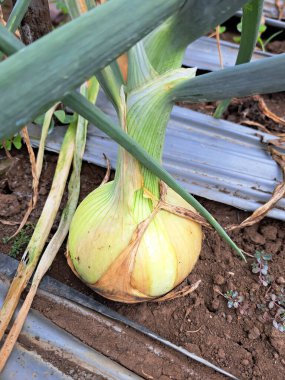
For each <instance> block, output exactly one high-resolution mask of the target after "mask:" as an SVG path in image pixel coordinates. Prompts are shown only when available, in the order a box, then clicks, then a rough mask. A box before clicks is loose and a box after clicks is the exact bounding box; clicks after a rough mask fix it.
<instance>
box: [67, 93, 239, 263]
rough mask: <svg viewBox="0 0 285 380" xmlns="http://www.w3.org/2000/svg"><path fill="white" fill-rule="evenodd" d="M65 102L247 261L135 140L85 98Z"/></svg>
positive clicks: (73, 97) (70, 97)
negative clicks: (108, 137) (149, 173)
mask: <svg viewBox="0 0 285 380" xmlns="http://www.w3.org/2000/svg"><path fill="white" fill-rule="evenodd" d="M63 102H64V103H65V104H66V105H67V106H69V107H70V108H72V109H73V110H74V111H75V112H76V113H78V114H80V115H81V116H83V117H84V118H85V119H87V120H89V121H90V122H91V123H93V124H94V125H96V126H97V127H98V128H99V129H101V130H102V131H103V132H105V133H106V134H107V135H108V136H110V137H111V138H112V139H113V140H115V141H116V142H117V143H118V144H120V145H121V146H122V147H124V148H125V149H126V150H127V151H128V152H129V153H130V154H132V155H133V156H134V157H135V158H136V159H137V160H138V161H140V163H141V164H142V165H144V166H145V167H146V168H148V169H149V170H150V171H152V172H153V173H154V174H155V175H156V176H157V177H158V178H160V179H161V180H162V181H163V182H165V183H166V184H167V185H168V186H169V187H171V188H172V189H173V190H174V191H176V192H177V193H178V194H179V195H180V196H181V197H182V198H184V199H185V200H186V201H187V202H188V203H189V204H190V205H191V206H193V207H194V208H195V209H196V210H197V211H198V212H199V213H200V214H201V215H202V216H203V217H204V218H206V219H207V221H208V222H209V223H210V224H211V225H212V226H213V227H214V228H215V230H216V231H217V232H218V234H219V235H220V236H221V237H222V238H223V239H224V240H225V241H226V242H227V243H228V244H229V245H230V246H231V247H232V248H233V249H234V250H235V251H236V252H237V253H238V254H239V255H240V256H241V257H242V258H243V259H244V260H245V257H244V255H243V253H242V251H241V249H239V248H238V247H237V245H236V244H235V243H234V242H233V241H232V240H231V238H230V237H229V236H228V234H227V233H226V232H225V230H224V229H223V228H222V227H221V226H220V224H219V223H218V222H217V221H216V220H215V219H214V217H213V216H212V215H211V214H210V213H209V212H208V211H207V210H206V209H205V208H204V207H203V206H202V205H201V204H200V203H199V202H198V201H197V200H196V199H195V198H194V197H193V196H192V195H190V194H189V193H188V192H187V191H186V190H184V189H183V187H181V186H180V185H179V184H178V183H177V182H176V181H175V179H174V178H173V177H172V176H171V175H170V174H169V173H168V172H167V171H166V170H165V169H163V168H162V166H161V165H160V164H159V163H157V161H156V160H154V159H153V158H152V157H151V156H150V155H149V154H148V153H147V152H146V151H145V150H144V149H143V148H142V147H141V146H140V145H139V144H138V143H137V142H136V141H135V140H134V139H132V138H131V137H130V136H129V135H127V134H126V133H125V132H124V131H123V130H122V129H121V128H119V126H117V125H116V124H114V123H113V122H112V121H111V120H110V119H109V117H107V116H106V115H105V114H104V113H103V112H102V111H101V110H100V109H99V108H97V107H96V106H93V105H92V104H91V103H90V102H88V101H87V100H86V99H85V98H84V97H83V96H81V95H80V94H78V93H75V92H74V93H72V94H69V95H67V96H65V97H64V99H63Z"/></svg>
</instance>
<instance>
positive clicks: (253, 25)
mask: <svg viewBox="0 0 285 380" xmlns="http://www.w3.org/2000/svg"><path fill="white" fill-rule="evenodd" d="M262 9H263V0H251V1H249V2H248V3H247V4H246V5H245V6H244V7H243V16H242V31H241V40H240V47H239V52H238V56H237V59H236V65H240V64H242V63H246V62H249V61H250V60H251V57H252V53H253V51H254V48H255V46H256V41H257V38H258V32H259V25H260V20H261V17H262ZM230 101H231V99H226V100H224V101H222V102H221V103H220V104H219V105H218V107H217V109H216V111H215V113H214V117H216V118H218V119H219V118H221V117H222V115H223V113H224V112H225V110H226V109H227V108H228V105H229V104H230Z"/></svg>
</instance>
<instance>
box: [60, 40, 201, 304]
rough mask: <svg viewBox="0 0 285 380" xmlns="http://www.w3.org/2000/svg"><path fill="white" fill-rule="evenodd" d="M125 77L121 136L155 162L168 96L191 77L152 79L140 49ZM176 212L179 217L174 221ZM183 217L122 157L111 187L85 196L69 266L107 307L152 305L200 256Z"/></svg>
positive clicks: (175, 203) (171, 196)
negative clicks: (109, 302)
mask: <svg viewBox="0 0 285 380" xmlns="http://www.w3.org/2000/svg"><path fill="white" fill-rule="evenodd" d="M128 75H129V76H128V84H127V86H126V87H125V88H121V94H120V97H121V102H120V105H119V107H118V110H119V111H118V114H119V119H120V125H121V128H122V129H123V130H124V131H125V132H126V133H128V134H129V135H130V136H132V137H133V138H134V139H135V140H136V141H137V142H138V143H139V144H141V146H142V147H143V148H144V149H146V150H147V151H148V153H149V154H151V155H152V157H153V158H155V159H156V160H157V161H161V155H162V147H163V142H164V135H165V128H166V125H167V122H168V119H169V115H170V112H171V109H172V106H173V104H172V102H171V101H170V100H169V96H168V95H169V91H170V90H171V88H172V86H173V84H175V83H177V82H179V81H183V80H185V79H189V78H190V77H193V76H194V75H195V70H193V69H187V70H186V69H179V70H173V71H171V72H167V73H165V74H162V75H158V74H157V73H156V72H155V71H154V70H153V69H152V67H151V66H150V63H149V62H148V60H147V57H146V55H145V51H144V49H143V46H142V45H138V46H137V47H136V48H133V49H131V52H130V53H129V71H128ZM177 208H179V209H180V211H181V210H184V211H185V212H182V213H181V212H180V214H179V213H178V212H176V209H177ZM187 210H190V211H192V212H195V210H194V209H193V208H192V207H191V206H190V205H189V204H188V203H187V202H186V201H184V200H183V199H182V198H181V197H180V196H179V195H178V194H176V193H175V192H174V191H173V190H171V189H170V188H166V186H165V185H164V186H163V185H162V184H161V183H160V182H159V180H158V178H157V177H155V176H154V175H153V174H152V173H151V172H150V171H149V170H147V169H146V168H145V167H143V166H141V165H140V164H139V162H138V161H136V160H135V159H134V158H133V157H132V156H131V155H130V154H129V153H127V152H126V151H124V150H123V149H120V151H119V159H118V164H117V170H116V176H115V179H114V181H112V182H109V183H107V184H104V185H102V186H100V187H99V188H97V189H96V190H95V191H93V192H92V193H91V194H89V195H88V196H87V198H86V199H85V200H84V201H83V202H82V203H81V204H80V205H79V207H78V209H77V211H76V213H75V215H74V217H73V220H72V223H71V226H70V232H69V239H68V249H67V258H68V263H69V265H70V266H71V268H72V269H73V271H74V272H75V273H76V274H77V276H78V277H80V278H81V279H82V281H84V282H85V283H86V284H87V285H88V286H89V287H91V288H92V289H94V290H95V291H96V292H97V293H99V294H101V295H103V296H104V297H107V298H109V299H112V300H115V301H121V302H129V303H132V302H141V301H146V300H150V299H153V298H158V297H160V296H162V295H164V294H166V293H168V292H169V291H171V290H172V289H173V288H174V287H175V286H177V285H178V284H180V283H181V282H182V281H183V280H184V279H185V278H186V277H187V275H188V274H189V273H190V272H191V270H192V269H193V267H194V265H195V263H196V261H197V259H198V256H199V253H200V250H201V243H202V231H201V226H200V224H198V223H197V222H195V221H193V220H190V219H189V218H187V217H185V215H186V214H187ZM178 214H179V215H178ZM181 214H182V215H181Z"/></svg>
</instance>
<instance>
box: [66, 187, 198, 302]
mask: <svg viewBox="0 0 285 380" xmlns="http://www.w3.org/2000/svg"><path fill="white" fill-rule="evenodd" d="M113 194H114V190H113V183H112V182H109V183H108V184H105V185H103V186H101V187H100V188H98V189H96V190H95V191H93V192H92V193H91V194H90V195H89V196H88V197H87V198H85V200H84V201H83V202H82V203H81V205H80V206H79V207H78V209H77V211H76V213H75V216H74V218H73V221H72V224H71V228H70V235H69V241H68V255H69V259H70V260H69V261H71V262H72V267H73V268H72V269H73V270H74V271H75V273H76V274H77V275H78V276H79V277H80V278H81V279H82V280H83V281H84V282H85V283H86V284H87V285H88V286H90V287H92V288H93V289H94V290H95V291H97V292H98V293H100V294H101V295H103V296H105V297H107V298H110V299H112V300H115V301H121V302H129V303H131V302H141V301H145V300H149V299H152V298H156V297H159V296H161V295H163V294H165V293H167V292H169V291H170V290H172V289H173V288H174V287H175V286H176V285H178V284H179V283H181V282H182V281H183V279H184V278H185V277H186V276H187V275H188V274H189V273H190V272H191V270H192V269H193V267H194V265H195V263H196V261H197V259H198V256H199V253H200V250H201V243H202V231H201V226H200V225H199V224H198V223H196V222H194V221H191V220H189V219H186V218H183V217H181V216H177V215H175V214H172V213H170V212H168V211H164V210H156V213H155V214H152V213H151V212H150V208H149V199H147V198H143V197H142V198H141V200H140V202H139V201H138V200H136V202H135V203H134V207H133V208H131V207H129V204H130V203H129V201H128V202H118V199H116V198H115V197H114V196H113ZM165 201H166V202H168V203H170V204H172V205H176V206H181V207H185V208H187V209H191V210H193V208H192V207H191V206H189V205H188V204H187V202H185V201H184V200H183V199H182V198H181V197H180V196H179V195H177V194H176V193H174V192H173V191H172V190H171V189H168V190H167V195H166V199H165ZM139 214H145V215H146V214H148V215H149V216H148V217H147V218H146V219H145V220H144V221H142V222H139V223H138V221H137V217H135V216H137V215H139Z"/></svg>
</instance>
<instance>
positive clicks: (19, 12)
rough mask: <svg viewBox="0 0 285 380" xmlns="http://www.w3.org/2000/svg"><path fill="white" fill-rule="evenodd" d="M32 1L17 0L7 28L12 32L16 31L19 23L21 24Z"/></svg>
mask: <svg viewBox="0 0 285 380" xmlns="http://www.w3.org/2000/svg"><path fill="white" fill-rule="evenodd" d="M30 2H31V0H17V2H16V4H15V5H14V8H13V10H12V12H11V14H10V16H9V19H8V21H7V25H6V28H7V29H8V30H9V31H10V32H12V33H15V32H16V30H17V29H18V27H19V25H20V24H21V21H22V19H23V17H24V16H25V13H26V12H27V10H28V8H29V4H30Z"/></svg>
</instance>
